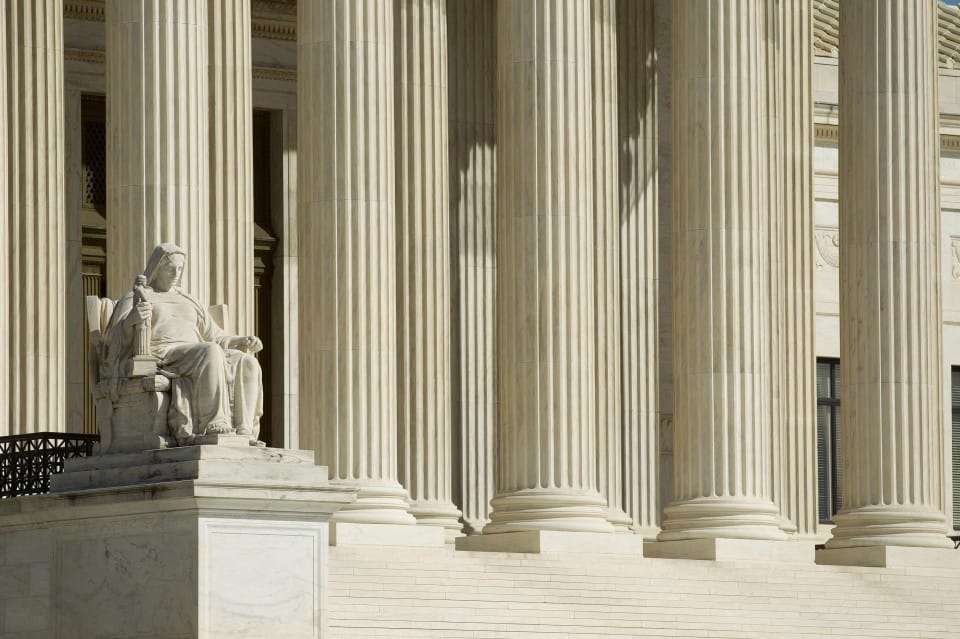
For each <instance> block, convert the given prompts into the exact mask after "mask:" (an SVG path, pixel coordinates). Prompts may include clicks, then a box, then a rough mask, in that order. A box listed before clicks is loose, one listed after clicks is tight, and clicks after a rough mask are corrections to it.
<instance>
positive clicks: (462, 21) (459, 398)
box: [447, 0, 497, 533]
mask: <svg viewBox="0 0 960 639" xmlns="http://www.w3.org/2000/svg"><path fill="white" fill-rule="evenodd" d="M496 8H497V5H496V3H495V2H490V1H489V0H456V1H455V2H449V3H448V4H447V15H448V18H447V22H448V34H449V39H448V41H449V43H450V44H449V52H448V54H449V67H450V71H449V78H450V80H449V86H450V93H449V95H450V176H451V180H450V187H451V188H450V209H451V211H453V215H455V216H456V217H455V218H454V220H453V228H452V237H451V246H452V250H453V251H454V254H453V256H452V257H453V261H454V263H455V265H456V266H455V275H456V278H457V279H456V283H455V286H454V289H453V308H454V310H455V312H456V313H457V318H456V321H454V323H453V328H454V337H453V342H454V344H455V345H456V351H455V353H454V355H455V357H456V358H457V362H456V365H455V366H454V368H453V378H454V381H455V388H454V392H455V393H456V394H455V400H454V419H455V420H457V422H458V427H457V428H456V429H455V431H454V435H455V441H456V442H457V446H455V449H456V450H459V452H460V458H459V468H458V469H456V471H455V473H454V475H455V477H456V479H455V492H456V493H457V495H458V505H459V506H460V508H461V510H462V511H463V522H464V525H465V528H466V530H467V531H468V532H471V533H477V532H480V531H481V530H482V529H483V527H484V526H485V525H486V524H487V522H488V521H489V520H490V500H491V499H492V498H493V496H494V491H495V490H496V486H495V459H496V425H497V408H496V406H497V398H496V393H497V385H496V333H495V326H496V322H495V318H496V280H497V271H496V268H497V256H496V244H497V219H496V216H497V191H496V189H497V157H496V154H497V145H496V115H497V98H496V96H497V83H496V78H497V69H496V63H497V24H496Z"/></svg>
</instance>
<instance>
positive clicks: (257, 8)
mask: <svg viewBox="0 0 960 639" xmlns="http://www.w3.org/2000/svg"><path fill="white" fill-rule="evenodd" d="M251 16H252V19H251V24H250V34H251V36H252V37H254V38H261V39H265V40H285V41H288V42H295V41H296V39H297V3H296V1H295V0H254V1H253V2H252V4H251ZM63 17H64V18H65V19H68V20H84V21H87V22H104V21H105V20H106V12H105V8H104V0H65V1H64V3H63Z"/></svg>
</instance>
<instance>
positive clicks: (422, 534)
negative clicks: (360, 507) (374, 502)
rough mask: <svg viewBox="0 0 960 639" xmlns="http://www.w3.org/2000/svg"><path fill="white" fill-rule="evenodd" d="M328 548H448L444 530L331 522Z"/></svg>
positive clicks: (411, 526)
mask: <svg viewBox="0 0 960 639" xmlns="http://www.w3.org/2000/svg"><path fill="white" fill-rule="evenodd" d="M330 545H331V546H404V547H410V548H434V547H436V548H443V547H445V546H447V542H446V537H445V534H444V528H442V527H440V526H417V525H414V524H411V525H404V524H366V523H363V524H361V523H355V522H344V521H336V520H334V521H331V522H330Z"/></svg>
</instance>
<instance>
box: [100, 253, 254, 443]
mask: <svg viewBox="0 0 960 639" xmlns="http://www.w3.org/2000/svg"><path fill="white" fill-rule="evenodd" d="M185 267H186V253H185V252H184V251H183V250H182V249H181V248H179V247H178V246H176V245H175V244H161V245H160V246H158V247H156V249H154V251H153V254H152V255H151V256H150V259H149V261H148V262H147V266H146V268H145V269H144V272H143V274H141V275H138V276H137V277H136V279H135V281H134V286H133V289H132V290H131V291H130V292H129V293H127V294H126V295H124V296H123V297H122V298H120V299H119V300H118V301H117V302H116V304H115V305H113V306H112V309H111V310H112V312H109V319H108V321H106V322H105V326H103V330H102V331H101V334H100V336H99V339H98V340H97V342H98V350H97V354H98V358H97V359H98V360H99V361H98V370H97V377H98V379H97V380H96V382H97V383H96V386H95V389H94V393H95V397H97V398H98V402H97V410H98V423H101V424H102V425H101V433H102V432H103V430H104V428H110V429H111V436H110V437H108V438H107V441H108V444H107V445H108V447H110V446H111V445H112V444H110V443H109V442H111V441H113V442H119V441H124V442H125V443H123V444H122V445H120V444H115V445H112V446H113V448H114V449H116V450H115V451H113V452H119V451H124V452H125V451H126V450H128V449H129V448H130V447H131V446H133V447H136V446H137V444H136V443H135V442H136V441H138V440H132V441H134V443H133V444H131V443H129V441H131V440H130V438H129V437H127V438H124V435H125V433H123V432H121V431H123V429H124V428H128V429H129V428H143V426H138V425H137V424H135V423H132V422H133V421H136V420H137V419H141V420H142V419H146V418H147V413H155V415H154V416H153V418H154V419H155V421H156V423H157V424H163V426H165V430H166V432H159V431H161V430H163V427H162V426H155V427H154V432H155V434H156V436H157V437H158V438H159V439H158V438H157V437H151V436H150V435H149V434H148V435H147V436H146V441H147V443H146V444H145V446H146V447H151V446H152V442H154V440H157V444H158V445H161V446H162V445H179V446H185V445H190V444H195V443H203V442H204V441H208V440H209V438H210V436H214V435H237V436H240V437H243V438H248V439H249V440H250V443H251V444H255V445H262V443H260V442H258V441H257V437H258V434H259V430H260V417H261V416H262V415H263V384H262V381H261V371H260V364H259V363H258V362H257V360H256V358H255V357H254V353H256V352H258V351H260V350H261V349H262V348H263V344H262V343H261V341H260V340H259V339H258V338H257V337H254V336H237V335H229V334H227V333H226V332H225V331H224V330H223V329H222V327H220V326H218V325H217V323H216V321H215V320H214V318H213V316H212V314H211V313H210V311H209V310H208V309H206V308H205V307H204V306H203V305H201V304H200V302H199V301H198V300H196V299H195V298H194V297H192V296H191V295H189V294H188V293H186V292H185V291H184V290H183V289H182V288H181V287H180V280H181V277H182V275H183V271H184V268H185ZM92 299H93V300H96V299H97V298H92ZM99 301H100V302H101V305H100V306H98V308H100V309H101V313H100V315H99V317H100V318H101V319H100V322H101V323H104V322H103V318H104V315H105V313H104V312H103V310H102V309H103V304H102V303H103V302H104V301H103V300H99ZM89 304H91V302H90V301H89V300H88V305H89ZM88 315H91V317H93V316H94V315H96V314H91V313H90V312H89V311H88ZM91 321H92V320H91ZM91 330H93V327H91ZM138 392H139V393H141V394H143V393H148V394H150V393H152V394H154V395H156V396H155V397H153V398H152V399H150V400H149V401H147V402H146V403H144V402H143V400H142V399H141V398H138V397H137V393H138ZM164 394H166V395H164ZM103 400H109V401H110V405H109V407H107V406H106V405H105V404H104V401H103ZM102 407H103V408H102ZM101 410H109V411H110V413H111V417H112V419H111V420H110V422H109V423H104V422H103V421H102V420H101V418H100V414H99V413H100V411H101ZM118 411H120V412H119V413H118ZM140 415H143V417H138V416H140ZM101 438H102V439H103V434H101ZM153 447H156V446H153Z"/></svg>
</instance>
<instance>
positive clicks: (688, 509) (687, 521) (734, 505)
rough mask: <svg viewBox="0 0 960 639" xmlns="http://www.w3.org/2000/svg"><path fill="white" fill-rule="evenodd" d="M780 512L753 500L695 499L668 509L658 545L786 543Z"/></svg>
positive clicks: (740, 498) (750, 498) (761, 500)
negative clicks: (687, 542) (696, 541)
mask: <svg viewBox="0 0 960 639" xmlns="http://www.w3.org/2000/svg"><path fill="white" fill-rule="evenodd" d="M780 523H781V520H780V510H779V509H778V508H777V507H776V506H775V505H774V504H773V502H772V501H769V500H764V499H756V498H752V497H698V498H696V499H689V500H686V501H681V502H677V503H674V504H671V505H670V506H667V507H666V508H665V509H664V511H663V530H662V531H661V532H660V534H659V535H658V537H657V540H658V541H683V540H694V539H714V538H717V539H749V540H767V541H785V540H786V538H787V535H786V533H784V532H783V530H781V528H780Z"/></svg>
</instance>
